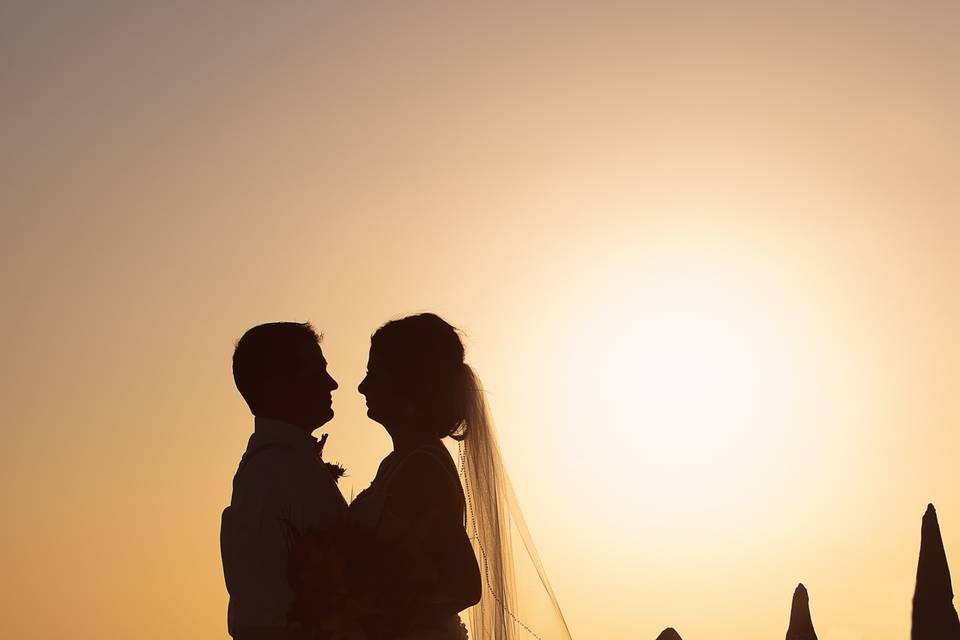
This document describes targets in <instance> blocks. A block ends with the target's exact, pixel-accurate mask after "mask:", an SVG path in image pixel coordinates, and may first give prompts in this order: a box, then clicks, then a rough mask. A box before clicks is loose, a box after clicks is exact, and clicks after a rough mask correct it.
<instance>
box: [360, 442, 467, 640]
mask: <svg viewBox="0 0 960 640" xmlns="http://www.w3.org/2000/svg"><path fill="white" fill-rule="evenodd" d="M415 453H420V454H427V455H429V456H431V457H432V458H434V459H435V460H436V461H437V462H439V463H440V464H441V465H442V466H443V467H444V468H445V469H447V470H448V472H449V480H450V486H451V487H454V488H455V490H456V492H457V495H458V496H459V499H460V507H461V509H460V511H461V521H462V513H463V505H464V502H463V494H462V490H461V488H460V482H459V477H458V474H457V470H456V466H455V465H454V464H453V462H452V460H451V459H450V457H449V454H447V453H446V451H445V449H443V444H442V443H439V442H438V443H432V444H429V445H424V446H422V447H419V448H417V449H414V450H413V451H411V452H409V453H407V454H406V455H397V454H396V453H393V454H390V456H388V457H387V458H385V459H384V461H383V463H381V466H380V469H379V470H378V472H377V477H376V478H375V479H374V481H373V482H372V483H371V484H370V486H369V487H368V488H367V489H365V490H363V491H362V492H360V494H358V495H357V496H356V498H354V500H353V502H352V503H351V504H350V507H349V520H350V523H351V526H352V528H353V530H354V532H355V541H356V543H357V546H356V548H355V553H356V554H358V555H359V556H360V559H359V562H360V563H361V566H362V567H363V568H362V569H361V570H360V571H361V573H362V574H364V575H366V576H368V579H369V582H368V584H371V585H374V586H373V589H374V591H375V599H377V600H378V601H379V602H380V603H381V604H382V605H383V606H384V607H386V608H387V609H394V610H395V613H394V614H390V615H398V616H402V615H405V614H409V613H410V612H411V611H412V610H413V609H415V608H416V607H417V603H418V601H419V599H421V598H422V597H426V594H428V593H430V592H431V591H432V590H435V589H436V588H437V585H438V581H439V575H440V572H439V569H440V568H439V567H437V566H436V563H435V561H434V559H433V558H432V557H431V548H432V545H433V544H435V540H436V537H437V536H438V535H440V534H439V532H438V531H437V530H436V528H435V527H433V526H431V521H430V520H429V519H427V520H422V519H418V518H415V517H411V515H410V514H406V513H402V512H398V511H397V510H396V509H394V508H392V506H391V505H392V504H393V502H395V501H391V497H392V496H394V490H395V488H396V487H395V484H394V480H395V478H396V477H397V476H398V474H399V472H400V471H401V470H402V469H403V467H404V465H405V464H407V463H408V461H409V460H411V458H412V456H413V454H415ZM421 460H422V458H421ZM374 583H375V584H374ZM452 618H453V621H451V620H450V619H448V617H445V618H444V619H443V620H437V621H436V626H437V627H438V628H444V629H455V630H457V631H458V632H459V629H460V627H459V620H458V619H457V617H456V616H453V617H452ZM454 622H455V624H454ZM449 637H451V638H458V637H460V636H459V635H456V636H449Z"/></svg>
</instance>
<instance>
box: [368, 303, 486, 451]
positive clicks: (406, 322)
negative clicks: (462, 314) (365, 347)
mask: <svg viewBox="0 0 960 640" xmlns="http://www.w3.org/2000/svg"><path fill="white" fill-rule="evenodd" d="M370 350H371V352H373V353H376V357H377V362H378V363H379V366H382V367H383V368H384V369H386V370H387V371H388V372H390V374H391V377H392V378H393V380H394V383H395V384H396V386H397V389H398V391H399V392H400V393H402V394H403V395H404V397H405V398H406V399H407V400H409V402H410V403H411V404H412V405H413V407H414V410H415V411H416V412H417V418H418V422H419V423H420V424H421V425H422V427H423V428H424V429H429V430H430V431H431V432H432V433H433V434H435V435H436V436H438V437H441V438H445V437H451V438H453V439H455V440H463V439H464V438H465V437H466V436H467V431H468V424H467V417H468V411H469V408H470V402H471V398H472V397H473V395H475V394H476V390H475V389H472V388H471V387H472V386H474V385H475V378H474V376H473V372H472V371H471V370H470V367H469V366H468V365H467V364H466V363H464V361H463V355H464V349H463V342H462V341H461V340H460V334H459V333H458V332H457V329H456V328H455V327H453V325H451V324H450V323H448V322H447V321H446V320H444V319H443V318H441V317H440V316H438V315H436V314H433V313H420V314H417V315H413V316H407V317H406V318H400V319H399V320H391V321H390V322H388V323H386V324H385V325H383V326H382V327H380V328H379V329H377V330H376V332H375V333H374V334H373V336H372V337H371V338H370Z"/></svg>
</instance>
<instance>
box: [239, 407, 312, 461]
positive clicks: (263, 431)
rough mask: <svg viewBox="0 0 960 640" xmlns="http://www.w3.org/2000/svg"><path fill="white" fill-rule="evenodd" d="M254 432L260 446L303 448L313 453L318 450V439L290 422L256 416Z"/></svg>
mask: <svg viewBox="0 0 960 640" xmlns="http://www.w3.org/2000/svg"><path fill="white" fill-rule="evenodd" d="M253 430H254V433H253V437H255V438H256V439H257V440H258V441H259V442H258V444H268V443H269V444H285V445H288V446H292V447H297V448H301V447H302V448H304V449H308V450H309V451H311V452H315V451H316V450H317V439H316V438H314V437H313V436H312V435H310V434H309V433H307V432H306V431H304V430H303V429H301V428H300V427H298V426H296V425H293V424H290V423H289V422H284V421H282V420H276V419H274V418H261V417H260V416H255V417H254V419H253Z"/></svg>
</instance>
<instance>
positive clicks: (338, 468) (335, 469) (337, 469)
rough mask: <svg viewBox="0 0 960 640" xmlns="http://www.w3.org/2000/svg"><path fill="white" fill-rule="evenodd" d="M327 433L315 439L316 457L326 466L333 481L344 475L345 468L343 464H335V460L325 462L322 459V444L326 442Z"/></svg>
mask: <svg viewBox="0 0 960 640" xmlns="http://www.w3.org/2000/svg"><path fill="white" fill-rule="evenodd" d="M329 435H330V434H329V433H325V434H323V435H322V436H320V439H319V440H317V459H318V460H319V461H320V462H322V463H323V466H325V467H326V468H327V471H328V472H329V473H330V476H331V477H332V478H333V481H334V482H336V481H337V480H339V479H340V478H342V477H343V476H345V475H346V473H347V469H346V467H344V466H343V465H340V464H337V463H336V462H327V461H326V460H324V459H323V445H325V444H326V443H327V436H329Z"/></svg>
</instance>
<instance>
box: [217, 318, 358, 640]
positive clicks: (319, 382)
mask: <svg viewBox="0 0 960 640" xmlns="http://www.w3.org/2000/svg"><path fill="white" fill-rule="evenodd" d="M233 378H234V381H235V382H236V385H237V389H238V390H239V391H240V394H241V395H242V396H243V399H244V400H246V402H247V405H248V406H249V407H250V411H251V413H253V415H254V432H253V434H252V435H251V436H250V440H249V443H248V444H247V449H246V452H245V453H244V454H243V457H242V458H241V460H240V465H239V468H238V469H237V473H236V475H235V476H234V478H233V496H232V498H231V500H230V506H228V507H227V508H226V509H224V511H223V517H222V520H221V524H220V553H221V559H222V561H223V575H224V580H225V581H226V585H227V592H228V593H229V594H230V604H229V607H228V609H227V629H228V631H229V633H230V635H231V636H232V637H233V638H235V639H236V640H267V639H269V640H304V639H307V638H311V637H312V635H311V631H310V630H309V629H305V628H303V627H302V626H300V624H299V623H297V622H295V621H294V620H293V618H292V617H291V613H292V608H293V603H294V593H293V589H292V588H291V586H290V584H289V582H288V577H287V569H288V567H287V563H288V559H289V555H290V550H291V546H292V544H293V541H294V540H295V539H296V538H297V536H300V535H303V534H306V533H308V532H310V531H317V530H322V529H325V528H328V527H331V526H333V524H334V523H335V522H336V520H337V519H338V518H339V517H341V516H342V515H343V513H344V511H345V509H346V503H345V502H344V499H343V496H342V495H341V494H340V491H339V489H337V487H336V484H335V482H334V480H333V478H332V477H331V476H330V474H329V472H328V471H327V469H326V467H325V466H324V464H323V462H322V461H321V460H320V457H319V455H318V453H317V440H316V439H315V438H314V437H313V436H312V435H311V433H312V432H313V431H314V430H315V429H317V428H318V427H320V426H322V425H324V424H326V423H327V422H329V421H330V419H331V418H332V417H333V410H332V408H331V392H332V391H333V390H334V389H336V388H337V382H336V381H335V380H334V379H333V378H332V377H331V376H330V374H329V373H328V372H327V362H326V360H325V359H324V357H323V351H322V350H321V348H320V337H319V336H318V335H317V333H316V331H315V330H314V329H313V327H311V326H310V325H309V324H299V323H295V322H275V323H270V324H262V325H259V326H256V327H253V328H252V329H250V330H249V331H247V332H246V333H245V334H243V337H241V338H240V340H239V341H238V342H237V346H236V349H235V351H234V353H233Z"/></svg>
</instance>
